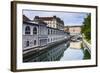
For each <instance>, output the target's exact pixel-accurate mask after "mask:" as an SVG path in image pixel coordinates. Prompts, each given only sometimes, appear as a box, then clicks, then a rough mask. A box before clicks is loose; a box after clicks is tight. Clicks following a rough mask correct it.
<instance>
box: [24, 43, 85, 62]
mask: <svg viewBox="0 0 100 73" xmlns="http://www.w3.org/2000/svg"><path fill="white" fill-rule="evenodd" d="M81 43H82V41H78V42H71V41H67V42H64V43H62V44H59V45H58V46H53V47H51V48H47V49H46V50H44V51H39V52H37V53H36V54H34V55H32V56H31V57H30V58H29V59H24V61H23V62H43V61H59V60H60V61H67V60H82V59H83V58H84V53H83V50H82V49H81Z"/></svg>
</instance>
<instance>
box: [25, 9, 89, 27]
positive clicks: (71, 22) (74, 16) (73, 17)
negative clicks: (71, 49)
mask: <svg viewBox="0 0 100 73" xmlns="http://www.w3.org/2000/svg"><path fill="white" fill-rule="evenodd" d="M23 14H24V15H26V16H27V17H28V18H29V19H31V20H33V19H34V17H35V16H40V17H52V16H57V17H59V18H60V19H61V20H63V21H64V25H65V26H81V25H83V21H84V18H85V17H87V15H88V13H83V12H81V13H79V12H58V11H57V12H55V11H36V10H23Z"/></svg>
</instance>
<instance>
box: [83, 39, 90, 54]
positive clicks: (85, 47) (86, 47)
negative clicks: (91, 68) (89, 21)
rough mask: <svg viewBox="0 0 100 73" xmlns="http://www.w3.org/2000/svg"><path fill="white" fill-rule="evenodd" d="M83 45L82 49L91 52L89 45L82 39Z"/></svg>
mask: <svg viewBox="0 0 100 73" xmlns="http://www.w3.org/2000/svg"><path fill="white" fill-rule="evenodd" d="M82 41H83V47H84V50H86V49H87V50H88V52H89V53H90V54H91V45H90V44H89V43H88V42H87V41H86V40H85V39H83V40H82Z"/></svg>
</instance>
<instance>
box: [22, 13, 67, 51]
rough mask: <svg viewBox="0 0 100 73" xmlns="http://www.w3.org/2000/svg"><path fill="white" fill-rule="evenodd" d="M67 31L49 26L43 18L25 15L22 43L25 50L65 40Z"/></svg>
mask: <svg viewBox="0 0 100 73" xmlns="http://www.w3.org/2000/svg"><path fill="white" fill-rule="evenodd" d="M65 38H67V33H66V32H64V31H63V30H60V29H58V28H53V27H49V26H48V24H47V23H46V22H44V21H42V20H34V21H32V20H29V19H28V18H27V17H26V16H25V15H23V26H22V41H23V42H22V43H23V50H27V49H30V48H34V47H40V46H45V45H48V44H50V43H53V42H57V41H60V40H64V39H65Z"/></svg>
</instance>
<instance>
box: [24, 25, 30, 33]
mask: <svg viewBox="0 0 100 73" xmlns="http://www.w3.org/2000/svg"><path fill="white" fill-rule="evenodd" d="M25 34H30V27H29V26H26V28H25Z"/></svg>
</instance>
